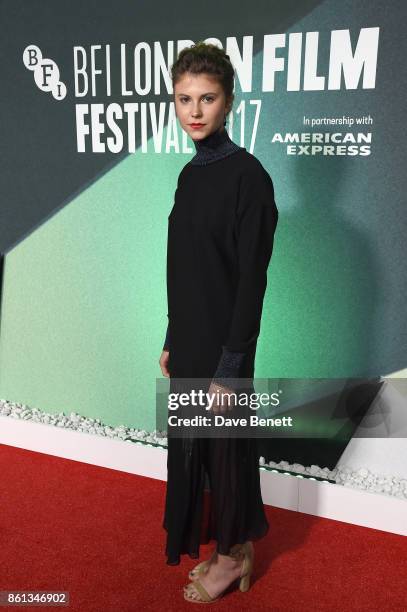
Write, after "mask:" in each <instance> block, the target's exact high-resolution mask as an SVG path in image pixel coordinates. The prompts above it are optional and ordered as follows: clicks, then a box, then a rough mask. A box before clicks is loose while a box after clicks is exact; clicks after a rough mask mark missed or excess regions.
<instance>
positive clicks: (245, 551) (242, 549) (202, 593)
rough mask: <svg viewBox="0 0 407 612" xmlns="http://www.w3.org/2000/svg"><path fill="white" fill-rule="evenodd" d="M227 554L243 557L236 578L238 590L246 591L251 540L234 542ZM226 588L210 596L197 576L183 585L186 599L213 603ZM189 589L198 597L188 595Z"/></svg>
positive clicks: (238, 557) (249, 569) (237, 557)
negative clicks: (243, 542)
mask: <svg viewBox="0 0 407 612" xmlns="http://www.w3.org/2000/svg"><path fill="white" fill-rule="evenodd" d="M228 556H229V557H232V558H233V559H236V560H238V559H241V558H243V563H242V568H241V570H240V576H238V577H237V578H236V580H239V590H240V591H241V592H242V593H244V592H246V591H248V590H249V588H250V577H251V574H252V572H253V561H254V548H253V544H252V542H246V543H245V544H236V546H234V547H233V548H232V549H231V550H230V552H229V555H228ZM204 563H208V562H207V561H206V562H204ZM199 565H201V564H199ZM194 569H195V568H194ZM200 571H202V570H200ZM227 588H229V587H227ZM227 588H226V589H225V590H224V591H223V593H221V594H220V595H218V596H217V597H213V598H212V597H211V596H210V595H209V593H208V592H207V591H206V589H205V588H204V586H203V585H202V583H201V581H200V580H199V578H197V579H196V580H194V581H193V582H190V583H189V584H188V585H187V586H186V587H185V590H184V598H185V599H186V600H187V601H191V602H192V603H213V602H215V601H218V600H219V599H220V598H221V597H222V595H223V594H224V593H225V591H226V590H227ZM190 589H193V592H194V595H196V594H198V597H199V599H198V598H196V597H191V596H190V595H191V590H190Z"/></svg>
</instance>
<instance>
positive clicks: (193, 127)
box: [189, 123, 205, 130]
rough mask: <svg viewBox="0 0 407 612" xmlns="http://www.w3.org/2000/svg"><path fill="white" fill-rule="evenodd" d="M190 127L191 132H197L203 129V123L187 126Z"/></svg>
mask: <svg viewBox="0 0 407 612" xmlns="http://www.w3.org/2000/svg"><path fill="white" fill-rule="evenodd" d="M189 125H190V126H191V128H192V129H193V130H199V129H200V128H202V127H204V125H205V124H204V123H190V124H189Z"/></svg>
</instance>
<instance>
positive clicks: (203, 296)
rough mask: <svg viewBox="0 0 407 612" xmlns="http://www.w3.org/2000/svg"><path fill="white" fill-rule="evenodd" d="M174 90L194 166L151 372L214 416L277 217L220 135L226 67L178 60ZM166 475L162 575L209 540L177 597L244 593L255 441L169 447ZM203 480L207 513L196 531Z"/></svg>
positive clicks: (245, 334)
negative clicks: (214, 399)
mask: <svg viewBox="0 0 407 612" xmlns="http://www.w3.org/2000/svg"><path fill="white" fill-rule="evenodd" d="M172 81H173V88H174V96H175V110H176V115H177V117H178V120H179V122H180V124H181V127H182V128H183V129H184V130H185V132H187V134H189V135H190V137H191V138H192V140H193V141H194V145H195V148H196V155H195V156H194V157H193V158H192V159H191V160H190V161H189V162H188V163H187V164H186V165H185V166H184V168H183V169H182V170H181V173H180V175H179V178H178V185H177V189H176V192H175V201H174V206H173V208H172V211H171V213H170V215H169V225H168V246H167V295H168V319H169V322H168V328H167V335H166V339H165V343H164V347H163V352H162V355H161V358H160V361H159V363H160V366H161V370H162V373H163V375H164V376H170V378H171V383H172V381H173V380H175V379H176V380H177V381H180V380H181V381H182V380H183V379H186V378H194V379H198V378H199V379H209V380H210V381H211V382H210V386H209V393H214V392H216V391H217V392H218V397H219V398H220V400H219V402H218V403H215V404H214V407H213V412H216V411H219V409H221V408H222V406H225V405H226V404H227V402H226V401H225V402H223V400H224V399H226V397H227V396H226V395H225V396H224V395H222V394H223V393H227V392H229V391H230V390H233V388H234V387H233V385H232V384H231V385H230V386H228V379H241V378H249V379H250V378H252V377H253V375H254V360H255V352H256V344H257V338H258V335H259V331H260V319H261V313H262V306H263V297H264V293H265V289H266V284H267V267H268V265H269V261H270V258H271V253H272V248H273V239H274V232H275V229H276V225H277V220H278V211H277V208H276V205H275V202H274V190H273V183H272V180H271V178H270V176H269V174H268V173H267V172H266V170H265V169H264V168H263V166H262V165H261V163H260V162H259V160H257V158H256V157H254V156H253V155H252V154H251V153H249V152H248V151H247V150H246V149H245V148H244V147H240V146H238V145H236V144H235V143H234V142H233V141H232V140H231V139H230V137H229V135H228V133H227V131H226V130H225V127H224V126H225V125H226V116H227V115H228V113H229V112H230V111H231V109H232V104H233V99H234V95H233V86H234V69H233V66H232V64H231V62H230V59H229V56H228V55H227V54H226V53H225V52H224V51H223V50H222V49H220V48H219V47H217V46H215V45H211V44H205V43H203V42H200V43H197V44H196V45H193V46H192V47H189V48H187V49H183V50H182V51H181V53H180V54H179V56H178V59H177V61H176V62H175V63H174V64H173V66H172ZM170 387H171V385H170ZM174 389H175V383H174V386H173V387H172V390H174ZM219 391H220V394H219ZM222 409H223V408H222ZM167 468H168V478H167V492H166V504H165V515H164V522H163V526H164V528H165V529H166V530H167V545H166V555H167V556H168V559H167V564H169V565H176V564H179V562H180V555H181V554H185V553H187V554H189V556H190V557H191V558H197V557H199V544H200V542H201V541H202V540H204V541H209V540H210V539H212V538H213V539H215V540H216V541H217V545H216V549H215V550H214V552H213V554H212V556H211V558H210V559H209V560H207V561H205V562H203V563H200V564H198V565H197V566H196V567H195V568H194V569H193V570H192V571H191V572H190V574H189V577H190V579H191V582H190V583H189V584H188V585H187V586H186V587H185V588H184V597H185V598H186V599H187V600H188V601H193V602H200V603H202V602H210V601H215V600H217V599H218V598H219V596H220V595H221V594H222V593H223V592H224V591H225V590H226V589H227V588H228V587H229V585H231V583H232V582H234V581H235V580H236V579H240V589H241V590H242V591H244V590H247V589H248V588H249V579H250V573H251V571H252V567H253V559H254V554H253V544H252V541H254V540H258V539H259V538H261V537H264V536H265V535H266V533H267V532H268V528H269V525H268V522H267V519H266V516H265V513H264V508H263V502H262V498H261V490H260V475H259V465H258V454H257V447H256V439H255V438H253V439H252V438H231V437H229V438H214V437H212V438H210V437H209V438H199V437H195V438H194V437H193V436H192V437H191V436H189V437H187V438H185V439H180V438H172V437H171V436H169V437H168V460H167ZM206 474H207V475H208V478H209V484H210V513H209V518H208V524H207V525H206V527H205V528H204V526H203V515H204V513H203V491H204V485H205V475H206Z"/></svg>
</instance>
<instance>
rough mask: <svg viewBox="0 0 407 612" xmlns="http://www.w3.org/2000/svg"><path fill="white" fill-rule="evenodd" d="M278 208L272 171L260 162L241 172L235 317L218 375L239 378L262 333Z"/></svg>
mask: <svg viewBox="0 0 407 612" xmlns="http://www.w3.org/2000/svg"><path fill="white" fill-rule="evenodd" d="M277 221H278V210H277V207H276V204H275V201H274V188H273V182H272V179H271V177H270V175H269V174H268V173H267V171H266V170H265V169H264V168H263V166H262V165H261V164H260V163H259V164H258V165H257V164H256V165H255V166H253V168H251V169H250V172H247V173H245V174H244V175H243V176H242V179H241V184H240V189H239V201H238V206H237V212H236V236H237V256H238V266H239V279H238V286H237V292H236V299H235V304H234V308H233V314H232V321H231V325H230V328H229V333H228V336H227V341H226V344H225V345H223V351H222V356H221V358H220V361H219V364H218V368H217V370H216V373H215V376H214V378H215V379H220V378H229V377H230V378H238V377H239V369H240V366H241V364H242V362H243V360H244V357H245V355H246V353H247V351H248V350H250V348H251V347H252V346H253V345H254V344H255V343H256V341H257V338H258V336H259V333H260V321H261V314H262V309H263V299H264V294H265V291H266V287H267V268H268V265H269V262H270V259H271V254H272V251H273V243H274V234H275V230H276V227H277Z"/></svg>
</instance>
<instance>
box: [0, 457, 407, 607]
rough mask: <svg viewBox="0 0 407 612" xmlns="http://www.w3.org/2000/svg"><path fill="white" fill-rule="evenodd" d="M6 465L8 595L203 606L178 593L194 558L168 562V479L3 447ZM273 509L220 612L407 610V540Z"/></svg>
mask: <svg viewBox="0 0 407 612" xmlns="http://www.w3.org/2000/svg"><path fill="white" fill-rule="evenodd" d="M0 469H1V485H0V486H1V499H0V501H1V523H0V550H1V559H0V561H1V575H0V590H48V591H53V590H65V591H69V592H70V598H71V604H70V606H69V608H64V609H68V610H69V611H70V612H71V611H72V612H73V611H75V612H76V611H80V612H93V611H95V612H130V611H136V610H140V609H144V610H174V611H175V610H180V609H185V610H197V609H200V608H198V607H197V605H196V604H195V605H194V604H189V603H187V602H184V599H183V596H182V586H183V585H184V584H186V583H187V572H188V570H189V569H190V568H191V567H193V565H195V564H196V563H197V561H196V560H193V559H189V557H185V559H184V560H183V561H182V563H181V565H179V566H175V567H170V566H168V565H166V563H165V556H164V543H165V531H164V529H163V528H162V526H161V525H162V512H163V504H164V494H165V483H164V482H161V481H157V480H153V479H149V478H143V477H140V476H134V475H131V474H126V473H122V472H116V471H113V470H109V469H105V468H99V467H94V466H91V465H88V464H85V463H79V462H76V461H69V460H66V459H59V458H57V457H52V456H49V455H44V454H39V453H33V452H30V451H26V450H21V449H18V448H13V447H10V446H4V445H3V446H2V445H0ZM267 516H268V519H269V522H270V533H269V535H268V537H267V538H264V539H263V540H262V541H260V542H258V543H256V548H255V551H256V568H255V576H254V581H253V583H252V587H251V589H250V590H249V591H248V592H247V593H240V592H239V591H236V592H233V593H231V594H229V595H227V596H226V597H225V598H224V599H223V600H221V602H219V603H216V604H213V605H212V608H215V609H225V610H226V608H227V607H228V606H229V607H231V608H232V609H234V610H247V609H249V608H250V610H273V611H275V612H278V611H288V612H297V611H298V612H300V611H301V612H304V611H307V612H310V611H312V612H314V611H316V610H318V611H320V610H327V611H341V612H342V611H343V610H346V611H347V612H348V611H350V610H355V611H356V610H358V611H360V610H363V611H368V610H372V611H373V610H374V611H376V610H378V609H381V610H386V611H387V610H388V611H392V612H395V611H400V612H401V611H403V612H404V611H405V610H407V595H406V578H407V569H406V568H407V538H404V537H402V536H397V535H394V534H391V533H386V532H383V531H376V530H373V529H366V528H363V527H356V526H353V525H348V524H346V523H341V522H339V521H331V520H327V519H320V518H316V517H312V516H309V515H306V514H300V513H297V512H291V511H288V510H280V509H278V508H271V507H268V508H267ZM406 517H407V506H406ZM211 548H212V545H206V546H202V548H201V552H202V555H201V558H206V557H207V556H208V554H209V551H210V550H211ZM5 609H7V608H5ZM30 609H33V608H30ZM37 609H42V608H37ZM44 609H45V608H44ZM47 609H52V610H54V609H56V608H55V607H52V608H47Z"/></svg>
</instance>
